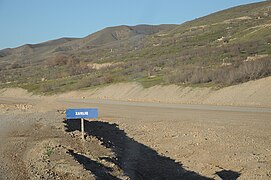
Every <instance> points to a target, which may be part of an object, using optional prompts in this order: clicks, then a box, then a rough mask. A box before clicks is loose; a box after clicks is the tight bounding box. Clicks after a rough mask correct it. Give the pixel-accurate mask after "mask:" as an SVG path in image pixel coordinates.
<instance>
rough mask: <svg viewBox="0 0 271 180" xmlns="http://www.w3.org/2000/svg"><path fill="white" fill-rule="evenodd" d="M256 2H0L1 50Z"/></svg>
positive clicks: (192, 16) (180, 19)
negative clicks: (112, 27)
mask: <svg viewBox="0 0 271 180" xmlns="http://www.w3.org/2000/svg"><path fill="white" fill-rule="evenodd" d="M252 2H259V1H257V0H189V1H188V0H187V1H184V0H0V49H4V48H8V47H16V46H20V45H23V44H26V43H39V42H43V41H47V40H51V39H56V38H60V37H84V36H87V35H89V34H91V33H93V32H95V31H98V30H100V29H102V28H105V27H108V26H116V25H137V24H170V23H172V24H181V23H183V22H185V21H187V20H192V19H195V18H198V17H201V16H204V15H208V14H210V13H212V12H216V11H219V10H223V9H226V8H230V7H233V6H237V5H241V4H247V3H252Z"/></svg>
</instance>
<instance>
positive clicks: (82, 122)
mask: <svg viewBox="0 0 271 180" xmlns="http://www.w3.org/2000/svg"><path fill="white" fill-rule="evenodd" d="M84 131H85V130H84V118H81V132H82V139H83V140H85V137H84Z"/></svg>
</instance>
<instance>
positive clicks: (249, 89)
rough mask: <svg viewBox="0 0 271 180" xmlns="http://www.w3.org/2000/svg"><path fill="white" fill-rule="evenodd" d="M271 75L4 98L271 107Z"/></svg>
mask: <svg viewBox="0 0 271 180" xmlns="http://www.w3.org/2000/svg"><path fill="white" fill-rule="evenodd" d="M270 89H271V77H267V78H263V79H260V80H256V81H250V82H247V83H243V84H239V85H235V86H229V87H226V88H222V89H219V90H214V89H211V88H202V87H201V88H200V87H197V88H193V87H180V86H177V85H169V86H161V85H158V86H153V87H150V88H144V87H142V86H141V85H140V84H138V83H118V84H113V85H109V86H106V87H101V88H95V89H88V90H80V91H72V92H68V93H64V94H59V95H54V96H51V97H50V98H49V97H47V98H46V99H44V98H42V96H36V95H32V94H31V93H28V92H27V91H26V90H23V89H20V88H11V89H2V90H0V97H12V98H35V99H37V98H38V97H39V98H41V99H44V100H45V101H48V100H49V99H51V100H54V99H55V98H66V99H81V98H87V99H111V100H121V101H140V102H163V103H180V104H209V105H231V106H252V107H271V91H270ZM48 98H49V99H48Z"/></svg>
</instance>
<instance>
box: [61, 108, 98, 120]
mask: <svg viewBox="0 0 271 180" xmlns="http://www.w3.org/2000/svg"><path fill="white" fill-rule="evenodd" d="M66 118H67V119H81V118H98V109H96V108H91V109H89V108H88V109H67V110H66Z"/></svg>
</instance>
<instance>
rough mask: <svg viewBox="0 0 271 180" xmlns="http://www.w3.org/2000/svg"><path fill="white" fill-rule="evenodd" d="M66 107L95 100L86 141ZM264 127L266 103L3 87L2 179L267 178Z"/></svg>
mask: <svg viewBox="0 0 271 180" xmlns="http://www.w3.org/2000/svg"><path fill="white" fill-rule="evenodd" d="M12 93H14V95H13V97H12V96H8V95H9V94H12ZM248 101H252V100H248ZM67 107H98V108H99V119H98V120H92V121H89V120H86V121H85V130H86V133H85V137H86V140H85V141H82V140H81V139H80V131H79V130H80V121H79V120H69V121H66V120H65V112H64V111H63V110H64V109H66V108H67ZM270 132H271V109H269V108H254V107H233V106H212V105H181V104H163V103H146V102H128V101H126V102H123V101H113V100H91V99H89V98H85V99H81V97H77V98H75V97H74V98H67V97H66V95H63V96H58V97H38V96H31V95H29V94H27V93H26V92H25V91H22V90H14V89H13V90H6V91H5V92H3V91H2V97H0V141H1V146H0V179H209V178H211V179H236V178H238V179H271V133H270Z"/></svg>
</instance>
